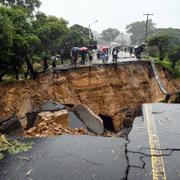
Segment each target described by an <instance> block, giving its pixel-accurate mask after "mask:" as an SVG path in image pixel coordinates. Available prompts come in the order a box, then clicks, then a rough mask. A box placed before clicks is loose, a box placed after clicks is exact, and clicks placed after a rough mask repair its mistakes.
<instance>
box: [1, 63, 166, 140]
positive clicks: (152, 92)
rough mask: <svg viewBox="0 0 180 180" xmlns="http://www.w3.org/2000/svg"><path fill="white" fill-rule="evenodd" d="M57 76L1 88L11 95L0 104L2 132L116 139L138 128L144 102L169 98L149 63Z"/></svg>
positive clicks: (64, 72) (84, 69)
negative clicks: (98, 136)
mask: <svg viewBox="0 0 180 180" xmlns="http://www.w3.org/2000/svg"><path fill="white" fill-rule="evenodd" d="M57 73H58V75H57V76H54V75H53V74H51V73H49V74H48V73H47V74H45V75H42V76H41V77H39V78H38V79H36V80H34V81H28V82H21V83H17V84H12V87H11V85H4V87H3V88H1V89H0V90H1V91H2V94H5V95H4V97H6V100H3V97H2V99H1V101H2V103H1V104H0V107H1V108H0V114H1V116H2V115H3V116H2V117H0V132H3V133H4V132H5V133H9V132H12V131H13V130H14V129H17V128H22V129H23V130H25V132H23V134H25V135H27V136H37V137H41V136H53V135H62V134H65V133H67V134H88V135H105V136H110V135H111V134H112V133H118V132H120V131H122V129H124V128H131V127H132V124H133V121H134V119H135V117H136V116H138V115H139V113H140V109H141V104H143V103H152V102H159V101H160V100H164V99H165V97H164V95H163V94H162V92H161V91H160V89H159V87H158V85H157V82H156V80H155V78H154V77H153V75H152V69H151V66H150V63H148V62H137V63H124V64H121V65H116V66H114V65H113V64H110V65H96V66H91V67H81V68H75V69H64V70H59V72H57ZM161 73H164V72H163V71H162V72H161ZM6 86H7V87H6ZM5 117H8V118H5Z"/></svg>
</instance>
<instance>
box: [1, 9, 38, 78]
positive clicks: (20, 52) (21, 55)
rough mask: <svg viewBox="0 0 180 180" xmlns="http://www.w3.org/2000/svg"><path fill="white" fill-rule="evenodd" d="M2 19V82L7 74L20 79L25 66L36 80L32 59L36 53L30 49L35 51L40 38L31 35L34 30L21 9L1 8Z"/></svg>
mask: <svg viewBox="0 0 180 180" xmlns="http://www.w3.org/2000/svg"><path fill="white" fill-rule="evenodd" d="M0 17H1V18H2V20H3V21H1V23H2V26H1V28H0V33H1V40H2V41H0V47H1V48H0V54H1V55H0V61H1V63H0V65H1V67H0V70H1V71H2V73H1V80H2V75H5V74H12V75H13V74H14V75H15V77H16V79H18V78H19V73H20V71H22V70H23V66H24V64H26V65H27V69H28V71H30V73H31V75H32V77H33V78H35V77H36V73H35V71H34V69H33V65H32V61H31V59H30V58H31V57H32V56H31V54H33V53H35V51H34V52H32V51H30V50H29V49H33V47H34V46H35V45H36V42H38V37H37V36H35V35H33V34H31V30H32V29H31V24H30V22H29V20H28V16H27V13H26V12H25V11H24V10H23V9H19V8H6V7H0ZM32 41H33V42H32ZM27 57H28V58H27Z"/></svg>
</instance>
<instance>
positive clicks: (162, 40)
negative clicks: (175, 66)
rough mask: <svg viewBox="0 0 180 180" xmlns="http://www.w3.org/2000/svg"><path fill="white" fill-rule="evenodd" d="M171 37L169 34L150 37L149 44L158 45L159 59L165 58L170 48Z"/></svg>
mask: <svg viewBox="0 0 180 180" xmlns="http://www.w3.org/2000/svg"><path fill="white" fill-rule="evenodd" d="M170 39H171V37H170V36H168V35H156V36H153V37H151V38H149V39H148V45H149V46H156V47H157V48H158V50H159V59H160V60H163V59H164V58H165V56H166V55H167V52H168V50H169V48H170V47H169V43H170Z"/></svg>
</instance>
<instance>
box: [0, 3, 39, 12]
mask: <svg viewBox="0 0 180 180" xmlns="http://www.w3.org/2000/svg"><path fill="white" fill-rule="evenodd" d="M0 4H2V5H4V6H7V7H20V8H23V9H25V10H26V12H28V13H29V14H31V13H32V12H33V11H34V10H35V9H36V8H39V7H40V5H41V2H40V1H39V0H0Z"/></svg>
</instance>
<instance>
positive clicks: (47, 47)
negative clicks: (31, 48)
mask: <svg viewBox="0 0 180 180" xmlns="http://www.w3.org/2000/svg"><path fill="white" fill-rule="evenodd" d="M67 24H68V22H67V21H65V20H64V19H63V18H57V17H54V16H46V15H45V14H43V13H38V14H37V15H36V20H34V21H33V22H32V28H33V33H34V34H35V35H36V36H38V37H39V39H40V46H39V48H38V50H39V53H42V52H44V53H45V54H49V53H52V52H53V53H57V52H58V51H59V49H60V48H61V47H62V45H63V39H64V38H65V36H66V35H67V33H68V27H67Z"/></svg>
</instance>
